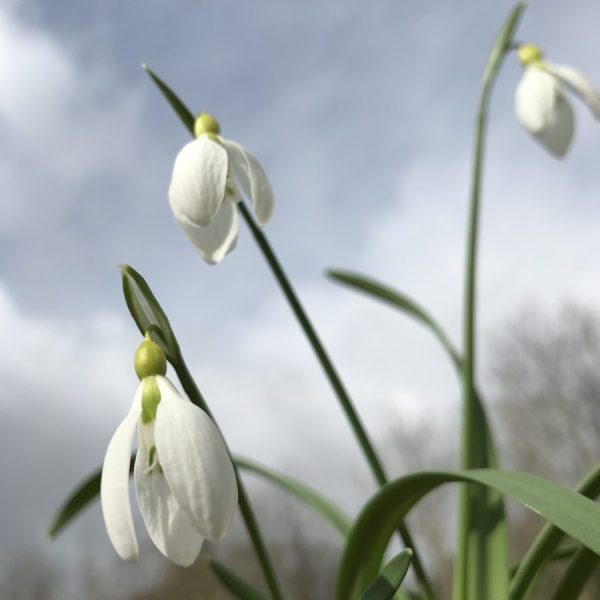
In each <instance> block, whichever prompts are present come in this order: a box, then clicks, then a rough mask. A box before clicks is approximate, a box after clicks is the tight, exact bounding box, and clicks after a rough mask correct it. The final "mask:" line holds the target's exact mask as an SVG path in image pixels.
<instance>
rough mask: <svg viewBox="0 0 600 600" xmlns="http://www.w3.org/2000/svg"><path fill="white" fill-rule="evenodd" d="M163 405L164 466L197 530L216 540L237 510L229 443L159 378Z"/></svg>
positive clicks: (159, 441)
mask: <svg viewBox="0 0 600 600" xmlns="http://www.w3.org/2000/svg"><path fill="white" fill-rule="evenodd" d="M156 381H157V383H158V386H159V389H160V394H161V401H160V404H159V405H158V409H157V416H156V428H155V440H156V449H157V452H158V456H159V460H160V464H161V466H162V469H163V472H164V475H165V478H166V480H167V483H168V484H169V487H170V488H171V491H172V492H173V495H174V496H175V499H176V500H177V504H178V505H179V508H180V509H181V510H182V511H183V512H184V513H185V515H186V516H187V518H188V519H189V520H190V522H191V523H192V525H193V526H194V528H195V529H196V531H197V532H198V533H199V534H200V535H202V536H203V537H205V538H206V539H208V540H210V541H211V542H216V541H218V540H220V539H221V538H222V537H223V536H224V535H225V533H226V532H227V530H228V528H229V525H230V523H231V520H232V519H233V516H234V514H235V511H236V508H237V482H236V478H235V472H234V470H233V465H232V464H231V459H230V458H229V453H228V452H227V448H226V447H225V442H224V441H223V438H222V437H221V434H220V433H219V430H218V429H217V427H216V425H215V424H214V423H213V422H212V420H211V419H210V417H209V416H208V415H207V414H206V413H205V412H204V411H203V410H201V409H200V408H198V407H197V406H195V405H194V404H192V403H191V402H190V401H189V400H187V399H184V398H182V397H181V396H180V395H179V393H178V392H177V390H176V389H175V388H174V387H173V385H172V384H171V383H170V382H169V380H168V379H166V378H165V377H157V378H156Z"/></svg>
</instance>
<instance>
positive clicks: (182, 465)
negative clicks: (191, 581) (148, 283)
mask: <svg viewBox="0 0 600 600" xmlns="http://www.w3.org/2000/svg"><path fill="white" fill-rule="evenodd" d="M135 366H136V372H137V373H138V376H139V377H140V379H141V382H140V385H139V387H138V389H137V392H136V394H135V399H134V401H133V405H132V406H131V409H130V410H129V412H128V414H127V415H126V416H125V418H124V419H123V421H122V422H121V424H120V425H119V426H118V427H117V430H116V431H115V433H114V435H113V437H112V439H111V441H110V444H109V445H108V449H107V451H106V456H105V458H104V465H103V468H102V480H101V485H100V497H101V504H102V512H103V514H104V521H105V524H106V529H107V531H108V536H109V538H110V540H111V542H112V545H113V546H114V548H115V550H116V551H117V553H118V555H119V556H120V557H121V558H123V559H124V560H127V561H130V562H135V561H136V560H137V558H138V543H137V539H136V535H135V530H134V527H133V519H132V514H131V505H130V500H129V463H130V456H131V447H132V442H133V437H134V434H135V431H136V429H137V432H138V438H139V449H138V451H137V455H136V458H135V467H134V479H135V488H136V492H137V498H138V504H139V507H140V511H141V513H142V517H143V520H144V523H145V525H146V529H147V530H148V533H149V534H150V538H151V539H152V541H153V542H154V544H155V545H156V547H157V548H158V549H159V550H160V551H161V552H162V553H163V554H164V555H165V556H166V557H167V558H168V559H170V560H171V561H173V562H174V563H176V564H178V565H181V566H184V567H186V566H189V565H191V564H192V563H193V562H194V561H195V560H196V558H197V557H198V555H199V554H200V550H201V547H202V543H203V541H204V539H208V540H209V541H211V542H216V541H218V540H220V539H221V538H222V537H223V536H224V535H225V534H226V533H227V530H228V528H229V525H230V523H231V521H232V519H233V516H234V514H235V511H236V507H237V482H236V477H235V472H234V469H233V465H232V463H231V459H230V458H229V453H228V451H227V448H226V447H225V443H224V441H223V438H222V437H221V434H220V433H219V430H218V429H217V427H216V425H215V424H214V423H213V421H212V420H211V419H210V417H209V416H208V415H207V414H206V413H205V412H204V411H203V410H201V409H200V408H198V407H197V406H195V405H194V404H192V403H191V402H190V401H189V400H188V399H186V398H184V397H182V396H181V395H180V394H179V392H178V391H177V390H176V389H175V387H173V384H172V383H171V382H170V381H169V380H168V379H167V378H166V377H164V374H165V373H166V360H165V357H164V354H163V352H162V350H161V349H160V348H159V346H158V345H157V344H155V343H154V342H153V341H151V340H150V339H149V338H148V337H147V338H146V341H144V342H143V343H142V344H141V345H140V347H139V348H138V351H137V352H136V361H135Z"/></svg>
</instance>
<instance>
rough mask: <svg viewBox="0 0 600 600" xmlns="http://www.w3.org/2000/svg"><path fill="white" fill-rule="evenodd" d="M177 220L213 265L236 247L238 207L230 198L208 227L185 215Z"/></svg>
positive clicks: (204, 257) (203, 255) (225, 201)
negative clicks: (190, 219) (197, 223)
mask: <svg viewBox="0 0 600 600" xmlns="http://www.w3.org/2000/svg"><path fill="white" fill-rule="evenodd" d="M176 216H177V215H176ZM177 222H178V223H179V225H180V226H181V228H182V229H183V231H184V233H185V234H186V235H187V237H188V239H189V240H190V242H192V244H193V245H194V246H195V247H196V250H198V252H199V253H200V255H201V256H202V258H203V259H204V260H205V261H206V262H207V263H209V264H211V265H216V264H217V263H218V262H220V261H221V260H223V258H224V257H225V255H226V254H228V253H229V252H231V251H232V250H233V249H234V248H235V243H236V242H237V236H238V231H239V216H238V208H237V206H236V205H235V203H234V202H232V201H230V200H229V199H228V198H226V199H225V200H224V201H223V204H222V205H221V208H220V210H219V212H218V213H217V215H216V216H215V218H214V219H213V220H212V222H211V223H210V225H208V226H206V227H199V226H198V225H194V223H192V222H191V221H188V220H187V219H185V218H184V217H181V218H177Z"/></svg>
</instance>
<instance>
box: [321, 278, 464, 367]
mask: <svg viewBox="0 0 600 600" xmlns="http://www.w3.org/2000/svg"><path fill="white" fill-rule="evenodd" d="M327 276H328V277H330V278H331V279H333V280H334V281H337V282H339V283H342V284H344V285H346V286H348V287H349V288H351V289H354V290H356V291H359V292H362V293H364V294H367V295H368V296H372V297H373V298H376V299H378V300H382V301H383V302H385V303H387V304H390V305H391V306H393V307H395V308H398V309H399V310H401V311H402V312H404V313H406V314H407V315H409V316H410V317H412V318H413V319H416V320H417V321H419V322H420V323H422V324H423V325H425V327H427V328H428V329H430V330H431V331H432V332H433V334H434V335H435V336H436V337H437V338H438V340H439V341H440V342H441V344H442V346H443V347H444V349H445V350H446V352H447V353H448V355H449V356H450V358H451V360H452V362H453V363H454V364H455V366H458V367H459V369H460V368H461V367H460V364H461V362H462V361H461V358H460V356H459V355H458V353H457V352H456V350H455V349H454V347H453V346H452V343H451V342H450V340H449V338H448V336H447V335H446V334H445V333H444V331H443V329H442V328H441V327H440V326H439V325H438V324H437V322H436V321H435V319H433V317H432V316H431V315H430V314H429V313H428V312H427V311H426V310H425V309H424V308H423V307H422V306H420V305H419V304H418V303H417V302H415V301H414V300H412V299H411V298H409V297H408V296H407V295H406V294H403V293H402V292H399V291H397V290H394V289H393V288H391V287H389V286H387V285H385V284H383V283H380V282H378V281H375V280H374V279H371V278H370V277H365V276H364V275H359V274H358V273H350V272H348V271H339V270H329V271H327Z"/></svg>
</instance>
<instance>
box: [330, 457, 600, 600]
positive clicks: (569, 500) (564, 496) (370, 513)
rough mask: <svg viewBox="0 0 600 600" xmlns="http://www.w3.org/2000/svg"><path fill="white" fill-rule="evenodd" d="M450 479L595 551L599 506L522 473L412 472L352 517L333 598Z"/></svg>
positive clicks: (358, 584) (368, 568)
mask: <svg viewBox="0 0 600 600" xmlns="http://www.w3.org/2000/svg"><path fill="white" fill-rule="evenodd" d="M451 482H459V483H460V482H464V483H478V484H482V485H485V486H488V487H490V488H493V489H495V490H496V491H498V492H500V493H501V494H504V495H506V496H509V497H510V498H512V499H513V500H516V501H517V502H520V503H521V504H523V505H524V506H526V507H528V508H530V509H531V510H533V511H534V512H536V513H538V514H539V515H541V516H542V517H543V518H544V519H546V520H547V521H549V522H550V523H552V524H553V525H555V526H556V527H559V528H560V529H562V530H563V531H564V532H565V533H566V534H567V535H570V536H571V537H572V538H574V539H575V540H577V541H579V542H580V543H581V544H583V545H584V546H586V547H588V548H590V549H591V550H593V551H594V552H595V553H600V505H598V504H596V503H595V502H593V501H592V500H590V499H589V498H585V497H584V496H582V495H581V494H578V493H577V492H574V491H572V490H569V489H566V488H563V487H561V486H559V485H557V484H555V483H552V482H550V481H546V480H544V479H541V478H540V477H536V476H534V475H528V474H527V473H516V472H506V471H498V470H494V469H473V470H467V471H441V472H423V473H415V474H412V475H409V476H407V477H403V478H401V479H397V480H396V481H393V482H391V483H389V484H388V485H386V486H385V487H383V488H382V489H381V490H380V491H379V492H377V493H376V494H375V495H374V496H373V497H372V498H371V500H370V501H369V502H368V503H367V504H366V506H365V507H364V508H363V510H362V511H361V513H360V514H359V516H358V518H357V519H356V521H355V522H354V526H353V528H352V531H351V532H350V536H349V538H348V541H347V543H346V547H345V549H344V553H343V556H342V560H341V563H340V568H339V571H338V577H337V587H336V596H335V598H336V599H337V600H352V599H354V598H357V597H359V595H360V594H361V593H362V592H363V591H364V590H365V589H366V587H367V585H368V584H369V582H370V581H371V580H372V579H373V578H374V577H375V576H376V575H377V572H378V570H379V566H380V564H381V561H382V558H383V555H384V552H385V550H386V548H387V546H388V543H389V541H390V538H391V536H392V534H393V532H394V529H395V527H396V525H397V523H398V522H399V521H400V520H401V519H403V518H404V517H405V516H406V514H407V513H408V511H409V510H410V509H411V508H412V507H413V506H414V505H415V504H417V503H418V502H419V500H421V498H423V497H424V496H425V495H426V494H427V493H429V492H430V491H432V490H434V489H436V488H437V487H439V486H440V485H443V484H445V483H451Z"/></svg>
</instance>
